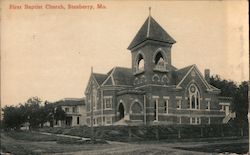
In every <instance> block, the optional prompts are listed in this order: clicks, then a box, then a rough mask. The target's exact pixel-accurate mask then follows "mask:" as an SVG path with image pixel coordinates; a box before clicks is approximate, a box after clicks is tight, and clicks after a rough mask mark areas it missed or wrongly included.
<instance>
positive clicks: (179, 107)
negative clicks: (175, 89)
mask: <svg viewBox="0 0 250 155" xmlns="http://www.w3.org/2000/svg"><path fill="white" fill-rule="evenodd" d="M176 108H177V109H181V99H178V100H177V106H176Z"/></svg>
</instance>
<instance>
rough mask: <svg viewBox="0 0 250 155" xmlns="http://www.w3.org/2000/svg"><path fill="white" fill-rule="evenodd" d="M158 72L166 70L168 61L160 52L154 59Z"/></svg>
mask: <svg viewBox="0 0 250 155" xmlns="http://www.w3.org/2000/svg"><path fill="white" fill-rule="evenodd" d="M154 63H155V69H156V70H163V71H164V70H166V60H165V59H164V57H163V56H162V54H161V52H158V53H157V54H156V56H155V58H154Z"/></svg>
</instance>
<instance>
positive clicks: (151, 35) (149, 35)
mask: <svg viewBox="0 0 250 155" xmlns="http://www.w3.org/2000/svg"><path fill="white" fill-rule="evenodd" d="M146 40H153V41H159V42H165V43H168V44H174V43H176V41H175V40H174V39H173V38H172V37H171V36H170V35H169V34H168V33H167V32H166V31H165V30H164V29H163V28H162V27H161V26H160V25H159V24H158V23H157V22H156V21H155V20H154V18H153V17H152V16H151V7H149V16H148V18H147V19H146V21H145V22H144V24H143V25H142V27H141V28H140V30H139V31H138V32H137V34H136V36H135V37H134V39H133V41H132V42H131V43H130V45H129V47H128V49H129V50H131V49H132V48H134V47H136V46H137V45H139V44H141V43H142V42H144V41H146Z"/></svg>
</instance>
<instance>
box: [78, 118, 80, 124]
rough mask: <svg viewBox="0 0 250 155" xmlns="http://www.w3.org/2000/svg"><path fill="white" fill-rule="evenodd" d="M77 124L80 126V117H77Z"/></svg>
mask: <svg viewBox="0 0 250 155" xmlns="http://www.w3.org/2000/svg"><path fill="white" fill-rule="evenodd" d="M77 124H78V125H79V124H80V117H77Z"/></svg>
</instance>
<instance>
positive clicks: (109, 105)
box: [104, 96, 112, 109]
mask: <svg viewBox="0 0 250 155" xmlns="http://www.w3.org/2000/svg"><path fill="white" fill-rule="evenodd" d="M104 106H105V109H111V108H112V96H104Z"/></svg>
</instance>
